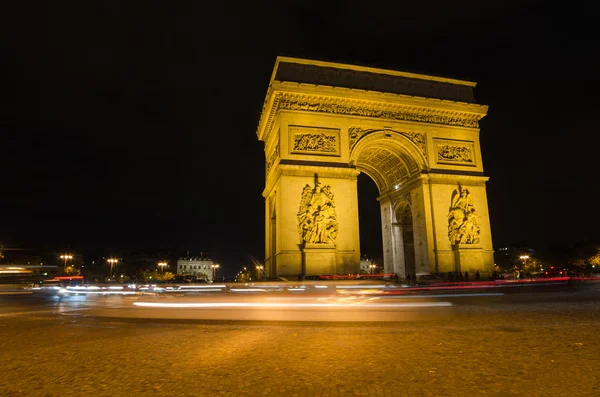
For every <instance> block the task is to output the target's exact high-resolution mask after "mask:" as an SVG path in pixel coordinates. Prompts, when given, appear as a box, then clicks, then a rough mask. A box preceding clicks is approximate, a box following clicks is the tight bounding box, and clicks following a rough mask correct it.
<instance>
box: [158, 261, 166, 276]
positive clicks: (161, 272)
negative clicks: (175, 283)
mask: <svg viewBox="0 0 600 397" xmlns="http://www.w3.org/2000/svg"><path fill="white" fill-rule="evenodd" d="M165 266H167V262H158V267H160V274H163V273H164V272H165Z"/></svg>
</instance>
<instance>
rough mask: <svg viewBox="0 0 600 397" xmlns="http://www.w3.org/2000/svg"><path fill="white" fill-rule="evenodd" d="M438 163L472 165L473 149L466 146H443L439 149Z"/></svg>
mask: <svg viewBox="0 0 600 397" xmlns="http://www.w3.org/2000/svg"><path fill="white" fill-rule="evenodd" d="M438 161H453V162H458V163H472V162H473V156H471V149H469V148H468V147H466V146H457V145H441V146H439V147H438Z"/></svg>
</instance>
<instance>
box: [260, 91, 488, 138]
mask: <svg viewBox="0 0 600 397" xmlns="http://www.w3.org/2000/svg"><path fill="white" fill-rule="evenodd" d="M487 109H488V107H487V106H484V105H478V104H472V103H463V102H454V101H448V100H441V99H432V98H421V97H411V96H406V95H399V94H388V93H380V92H374V91H363V90H354V89H349V88H336V87H324V86H312V85H308V84H297V83H280V82H275V83H273V84H272V85H271V86H269V89H268V91H267V97H266V99H265V103H264V105H263V110H262V113H261V116H260V122H259V125H258V130H257V132H256V133H257V135H258V139H259V140H262V141H264V142H267V141H268V139H269V136H270V134H271V130H272V127H273V123H274V120H275V119H276V117H277V115H278V114H279V113H280V112H281V111H300V112H315V113H322V114H333V115H344V116H357V117H373V118H377V119H387V120H401V121H415V122H422V123H428V124H437V125H450V126H458V127H466V128H478V126H479V120H481V119H482V118H483V117H484V116H485V115H486V114H487Z"/></svg>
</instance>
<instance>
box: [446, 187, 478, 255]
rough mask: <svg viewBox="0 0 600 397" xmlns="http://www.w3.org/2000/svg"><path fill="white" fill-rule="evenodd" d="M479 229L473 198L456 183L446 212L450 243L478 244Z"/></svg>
mask: <svg viewBox="0 0 600 397" xmlns="http://www.w3.org/2000/svg"><path fill="white" fill-rule="evenodd" d="M480 233H481V230H480V228H479V222H478V220H477V213H476V212H475V208H473V198H472V197H471V193H470V192H469V190H467V189H466V188H464V187H462V186H460V185H458V189H455V190H454V192H453V193H452V200H451V205H450V212H449V213H448V238H449V239H450V243H451V244H452V245H457V244H478V243H479V235H480Z"/></svg>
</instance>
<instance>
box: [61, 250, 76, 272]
mask: <svg viewBox="0 0 600 397" xmlns="http://www.w3.org/2000/svg"><path fill="white" fill-rule="evenodd" d="M60 259H64V260H65V264H64V266H63V272H64V273H65V274H67V260H71V259H73V255H69V254H64V255H61V256H60Z"/></svg>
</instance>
